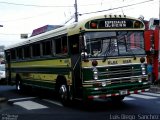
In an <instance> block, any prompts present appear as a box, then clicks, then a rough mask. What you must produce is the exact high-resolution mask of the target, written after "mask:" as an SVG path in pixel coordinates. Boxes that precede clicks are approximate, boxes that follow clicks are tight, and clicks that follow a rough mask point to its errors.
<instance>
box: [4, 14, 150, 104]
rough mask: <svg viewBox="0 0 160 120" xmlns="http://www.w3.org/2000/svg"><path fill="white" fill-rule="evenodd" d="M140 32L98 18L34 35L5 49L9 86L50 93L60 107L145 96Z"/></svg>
mask: <svg viewBox="0 0 160 120" xmlns="http://www.w3.org/2000/svg"><path fill="white" fill-rule="evenodd" d="M144 30H145V25H144V23H143V22H142V21H141V20H139V19H135V18H132V17H128V16H126V15H100V16H94V17H91V18H87V19H85V20H81V21H79V22H75V23H72V24H70V25H66V26H60V27H58V28H56V29H53V30H50V31H48V32H44V33H42V34H39V35H37V34H36V35H33V36H32V37H29V38H28V39H27V40H26V41H24V42H21V43H18V44H15V45H11V46H8V47H7V48H5V54H6V69H7V70H6V74H7V78H8V83H11V84H15V85H16V89H17V91H22V90H24V88H25V87H26V86H28V87H29V86H30V87H39V88H44V89H51V90H54V91H55V92H56V93H57V97H58V98H59V99H60V101H61V102H62V103H63V105H67V104H68V103H69V102H70V101H72V100H82V101H87V102H90V101H94V100H97V99H107V98H109V99H112V100H113V101H116V102H117V101H122V100H123V99H124V97H125V96H127V95H130V94H136V93H140V92H145V91H148V90H149V87H150V85H149V83H148V78H147V71H146V70H147V69H146V67H147V64H146V63H147V62H146V54H145V50H144ZM51 96H52V95H51Z"/></svg>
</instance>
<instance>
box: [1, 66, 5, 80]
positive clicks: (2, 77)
mask: <svg viewBox="0 0 160 120" xmlns="http://www.w3.org/2000/svg"><path fill="white" fill-rule="evenodd" d="M5 79H6V72H5V64H0V81H5Z"/></svg>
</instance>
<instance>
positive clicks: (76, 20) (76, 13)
mask: <svg viewBox="0 0 160 120" xmlns="http://www.w3.org/2000/svg"><path fill="white" fill-rule="evenodd" d="M74 7H75V22H78V8H77V0H75V4H74Z"/></svg>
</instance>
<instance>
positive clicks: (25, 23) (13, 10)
mask: <svg viewBox="0 0 160 120" xmlns="http://www.w3.org/2000/svg"><path fill="white" fill-rule="evenodd" d="M159 1H160V0H77V3H78V13H79V14H82V15H81V16H79V17H78V19H79V20H82V19H85V18H87V17H90V16H95V15H106V14H109V15H110V14H112V15H122V14H124V15H127V16H131V17H136V18H138V17H139V16H141V15H142V16H144V19H145V20H149V19H150V18H159V4H160V2H159ZM74 4H75V0H0V16H1V17H0V25H3V27H0V46H1V45H4V46H6V47H7V46H9V45H13V44H16V43H19V42H22V41H24V40H25V39H21V38H20V34H28V35H29V36H30V34H31V33H32V31H33V30H34V29H36V28H39V27H42V26H45V25H64V24H65V23H66V22H67V21H68V20H69V19H70V18H72V17H73V15H74V13H75V9H74ZM123 6H128V7H123ZM119 7H122V8H120V9H115V10H109V9H114V8H119ZM103 10H105V11H104V12H97V13H94V14H84V13H90V12H96V11H103ZM71 22H74V19H72V20H71V21H70V23H71ZM68 24H69V23H68Z"/></svg>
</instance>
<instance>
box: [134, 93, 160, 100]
mask: <svg viewBox="0 0 160 120" xmlns="http://www.w3.org/2000/svg"><path fill="white" fill-rule="evenodd" d="M131 96H132V97H137V98H143V99H156V98H157V97H151V96H146V95H140V94H132V95H131Z"/></svg>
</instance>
